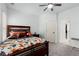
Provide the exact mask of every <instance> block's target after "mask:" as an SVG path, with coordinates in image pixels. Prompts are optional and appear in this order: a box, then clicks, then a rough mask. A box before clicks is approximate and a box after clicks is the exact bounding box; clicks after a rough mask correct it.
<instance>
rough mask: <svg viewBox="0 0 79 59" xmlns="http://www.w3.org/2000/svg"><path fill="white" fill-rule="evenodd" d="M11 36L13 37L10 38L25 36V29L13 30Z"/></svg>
mask: <svg viewBox="0 0 79 59" xmlns="http://www.w3.org/2000/svg"><path fill="white" fill-rule="evenodd" d="M10 36H11V37H10V38H9V39H16V38H22V37H24V36H25V32H23V31H22V32H21V31H19V32H16V31H11V32H10Z"/></svg>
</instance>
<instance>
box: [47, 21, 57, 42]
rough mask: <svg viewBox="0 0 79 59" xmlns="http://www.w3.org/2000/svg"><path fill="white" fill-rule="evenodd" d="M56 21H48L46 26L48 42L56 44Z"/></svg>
mask: <svg viewBox="0 0 79 59" xmlns="http://www.w3.org/2000/svg"><path fill="white" fill-rule="evenodd" d="M56 30H57V21H56V20H49V21H48V22H47V24H46V32H47V33H46V37H47V39H48V41H49V42H56V40H57V39H56V33H57V31H56Z"/></svg>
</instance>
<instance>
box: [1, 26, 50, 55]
mask: <svg viewBox="0 0 79 59" xmlns="http://www.w3.org/2000/svg"><path fill="white" fill-rule="evenodd" d="M30 29H31V28H30V26H17V25H8V26H7V37H8V39H7V40H6V41H5V42H3V43H2V44H1V45H0V55H1V56H44V55H47V56H48V43H49V42H48V41H45V40H44V39H42V38H39V37H33V36H32V35H31V31H30Z"/></svg>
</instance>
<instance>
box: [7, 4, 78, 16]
mask: <svg viewBox="0 0 79 59" xmlns="http://www.w3.org/2000/svg"><path fill="white" fill-rule="evenodd" d="M40 4H43V3H15V4H14V5H11V4H8V7H9V8H13V9H16V10H17V11H20V12H23V13H25V14H36V15H38V14H41V13H43V12H48V11H49V10H47V11H43V9H44V8H45V7H39V5H40ZM44 4H46V3H44ZM77 6H79V3H62V6H61V7H59V6H56V7H53V8H54V11H52V12H53V13H58V12H62V11H64V10H67V9H70V8H73V7H77Z"/></svg>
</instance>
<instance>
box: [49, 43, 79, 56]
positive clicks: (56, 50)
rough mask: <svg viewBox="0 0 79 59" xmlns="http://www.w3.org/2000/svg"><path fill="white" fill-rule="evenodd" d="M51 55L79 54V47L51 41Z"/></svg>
mask: <svg viewBox="0 0 79 59" xmlns="http://www.w3.org/2000/svg"><path fill="white" fill-rule="evenodd" d="M49 56H79V48H74V47H71V46H68V45H64V44H61V43H59V44H55V43H49Z"/></svg>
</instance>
